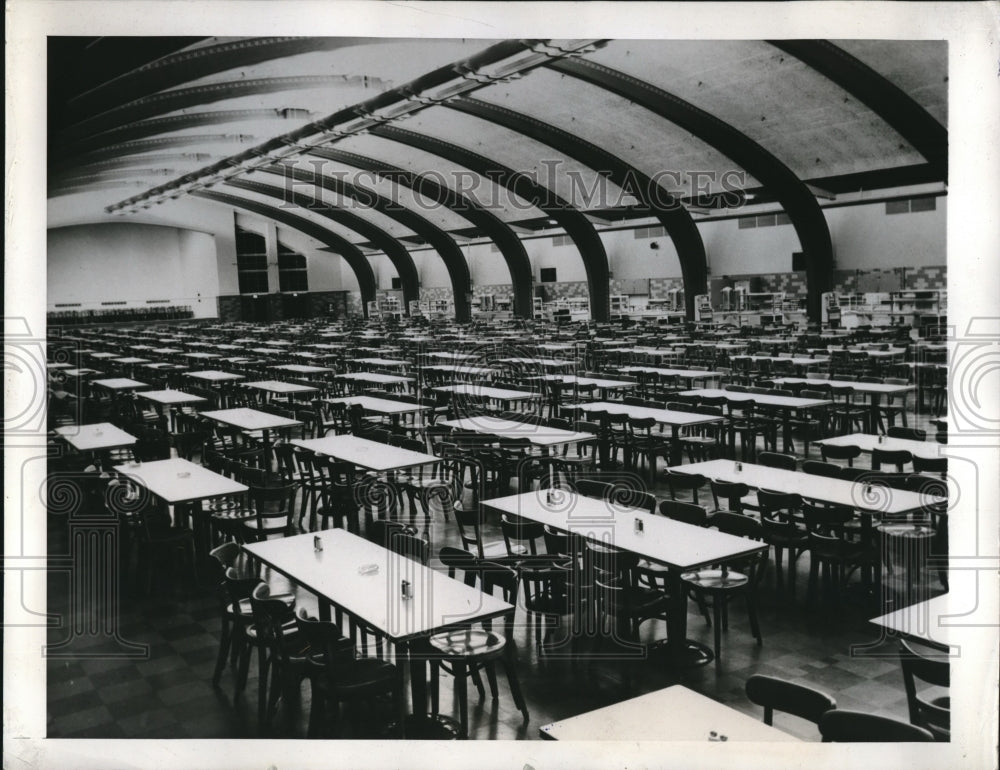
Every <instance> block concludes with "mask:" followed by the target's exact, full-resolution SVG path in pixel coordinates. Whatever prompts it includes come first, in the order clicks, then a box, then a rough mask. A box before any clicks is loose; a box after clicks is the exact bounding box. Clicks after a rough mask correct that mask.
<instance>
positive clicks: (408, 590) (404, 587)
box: [399, 580, 413, 599]
mask: <svg viewBox="0 0 1000 770" xmlns="http://www.w3.org/2000/svg"><path fill="white" fill-rule="evenodd" d="M399 591H400V595H401V596H402V597H403V598H404V599H409V598H410V597H411V596H413V588H412V587H411V586H410V581H409V580H404V581H402V583H400V586H399Z"/></svg>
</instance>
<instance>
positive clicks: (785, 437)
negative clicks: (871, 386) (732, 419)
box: [680, 388, 833, 452]
mask: <svg viewBox="0 0 1000 770" xmlns="http://www.w3.org/2000/svg"><path fill="white" fill-rule="evenodd" d="M680 395H682V396H699V397H701V398H724V399H726V401H731V402H733V403H739V402H741V401H753V402H754V403H755V404H757V405H758V406H766V407H769V408H771V409H779V410H781V415H782V417H781V423H782V441H783V443H784V451H785V452H791V451H792V449H791V447H792V434H791V424H790V418H791V413H792V412H794V411H797V410H799V409H812V408H815V407H817V406H827V405H829V404H832V403H833V402H832V401H831V400H830V399H828V398H797V397H795V396H771V395H767V394H764V393H741V392H738V391H732V390H719V389H717V388H701V389H699V390H685V391H683V392H682V393H681V394H680ZM731 438H732V440H733V441H734V442H735V435H733V436H731Z"/></svg>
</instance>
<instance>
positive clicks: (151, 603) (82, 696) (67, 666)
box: [48, 490, 941, 740]
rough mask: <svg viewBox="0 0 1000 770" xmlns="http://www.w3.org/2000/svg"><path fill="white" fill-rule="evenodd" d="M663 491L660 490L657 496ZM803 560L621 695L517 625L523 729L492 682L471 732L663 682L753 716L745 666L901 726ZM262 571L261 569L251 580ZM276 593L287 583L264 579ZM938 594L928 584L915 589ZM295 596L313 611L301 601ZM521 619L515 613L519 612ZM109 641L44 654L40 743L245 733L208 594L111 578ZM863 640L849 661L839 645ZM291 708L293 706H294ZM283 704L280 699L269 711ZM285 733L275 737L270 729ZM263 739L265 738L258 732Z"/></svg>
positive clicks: (302, 716) (603, 666)
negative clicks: (808, 594) (815, 601)
mask: <svg viewBox="0 0 1000 770" xmlns="http://www.w3.org/2000/svg"><path fill="white" fill-rule="evenodd" d="M657 491H659V492H661V493H663V491H664V490H657ZM49 531H50V548H51V549H52V551H51V552H52V553H54V554H55V553H64V552H65V550H66V530H65V522H64V520H58V521H57V520H52V521H50V528H49ZM429 535H430V537H431V541H432V544H433V546H432V551H435V552H436V550H437V549H439V548H440V547H441V546H442V545H445V544H451V543H453V542H454V541H455V539H456V534H455V531H454V525H453V524H448V523H445V522H444V521H443V520H442V519H441V517H440V514H438V515H437V516H436V517H435V519H434V520H433V521H432V522H431V524H430V526H429ZM807 569H808V559H807V558H805V557H804V558H802V559H801V560H800V562H799V566H798V595H797V597H796V600H795V601H794V602H792V601H789V600H788V599H787V598H785V596H784V595H781V596H779V594H778V593H777V591H776V590H775V587H774V577H773V574H772V572H771V571H770V570H769V573H768V575H767V576H766V578H765V580H764V583H763V586H762V591H761V596H760V603H761V611H760V625H761V629H762V633H763V637H764V643H763V646H762V647H757V646H756V644H755V643H754V641H753V638H752V636H751V635H750V631H749V626H748V623H747V619H746V613H745V611H744V610H743V608H742V606H741V605H740V604H739V603H738V602H737V603H734V605H733V606H732V608H731V620H730V627H729V630H728V632H727V633H725V634H724V638H723V650H722V658H721V663H720V664H719V665H718V666H715V665H709V666H705V667H702V668H696V669H692V670H688V671H683V672H679V673H678V672H675V671H672V670H670V669H669V668H668V667H667V666H666V665H664V663H663V662H662V661H661V660H659V659H658V658H657V657H655V656H654V657H652V658H651V659H649V660H646V661H641V662H636V663H632V664H629V666H630V668H631V677H630V679H631V689H628V688H627V687H626V684H625V682H626V677H625V676H624V674H623V670H622V666H621V664H619V663H615V662H611V663H608V662H595V663H592V664H588V663H587V662H585V661H581V660H576V661H573V660H569V659H553V658H550V657H548V656H542V657H539V655H538V654H537V653H536V652H535V649H534V644H533V642H532V640H530V639H529V635H528V632H527V631H526V630H525V629H524V628H523V627H520V628H518V629H517V630H516V634H515V639H516V642H517V647H518V653H519V662H520V663H519V671H520V675H521V682H522V686H523V689H524V691H525V695H526V698H527V700H528V706H529V710H530V712H531V718H530V722H529V723H528V724H527V725H525V724H524V723H523V720H522V718H521V715H520V713H519V712H517V711H516V709H515V708H514V705H513V702H512V700H511V698H510V693H509V691H508V690H507V687H506V683H505V682H504V678H503V676H502V675H501V676H500V677H499V679H500V698H499V700H498V701H496V702H493V701H491V700H490V699H489V698H488V697H487V700H486V701H485V702H479V701H478V699H477V697H476V695H475V690H474V688H470V710H469V711H470V725H471V734H472V737H474V738H479V739H514V738H517V739H525V738H527V739H536V738H537V737H538V728H539V727H540V726H541V725H544V724H546V723H548V722H551V721H553V720H556V719H561V718H564V717H568V716H572V715H574V714H578V713H581V712H584V711H589V710H591V709H594V708H598V707H600V706H603V705H608V704H610V703H613V702H616V701H618V700H622V699H624V698H626V697H630V696H632V695H638V694H641V693H643V692H648V691H650V690H654V689H657V688H660V687H664V686H667V685H670V684H674V683H682V684H684V685H686V686H688V687H691V688H693V689H695V690H698V691H699V692H702V693H704V694H706V695H709V696H711V697H713V698H715V699H717V700H720V701H722V702H725V703H727V704H729V705H731V706H733V707H734V708H736V709H738V710H740V711H743V712H746V713H748V714H751V715H753V716H754V717H757V718H759V717H760V714H761V710H760V709H759V708H758V707H756V706H754V705H752V704H750V703H749V701H748V700H747V699H746V696H745V694H744V689H743V688H744V684H745V682H746V679H747V678H748V677H749V676H750V675H751V674H753V673H763V674H772V675H774V676H780V677H783V678H787V679H791V680H792V681H795V682H800V683H802V684H806V685H810V686H813V687H816V688H819V689H822V690H825V691H826V692H828V693H829V694H830V695H832V696H833V697H835V698H836V700H837V702H838V704H839V705H840V707H842V708H854V709H859V710H863V711H869V712H875V713H880V714H886V715H890V716H894V717H897V718H900V719H904V720H907V708H906V697H905V693H904V691H903V681H902V676H901V672H900V668H899V664H898V661H897V659H896V653H895V646H894V644H892V643H889V644H882V645H878V634H877V629H876V628H875V627H874V626H872V625H870V624H869V623H868V622H867V620H868V618H870V617H872V614H873V613H872V612H871V605H870V604H869V603H867V602H866V601H865V600H864V599H863V598H862V597H861V595H860V592H858V593H852V594H849V595H848V596H846V597H845V598H844V600H843V601H842V603H841V605H840V606H839V607H836V608H835V607H832V606H831V605H829V604H824V603H820V604H819V605H817V606H815V607H812V608H808V607H806V606H805V602H804V599H805V586H806V580H807ZM265 576H266V577H267V575H266V574H265ZM270 579H271V582H273V583H274V584H275V586H276V587H277V588H285V589H287V588H288V586H287V583H285V582H284V581H283V579H282V578H280V577H278V576H274V577H271V578H270ZM67 581H68V578H67V577H66V575H65V574H62V575H60V574H59V573H53V574H52V577H51V578H50V597H49V607H50V611H59V612H65V611H66V610H67V606H68V605H67V599H68V582H67ZM928 587H929V589H930V590H931V591H934V592H938V591H940V590H941V589H940V586H939V585H938V583H937V581H936V580H931V581H930V582H929V583H928ZM299 601H300V603H301V604H303V605H305V606H310V605H315V600H314V599H312V598H311V597H309V596H308V595H302V596H300V599H299ZM522 618H523V615H521V614H519V615H518V620H519V621H520V620H522ZM688 621H689V625H688V634H689V636H690V637H692V638H694V639H698V640H699V641H702V642H704V643H706V644H708V645H711V644H712V632H711V629H710V628H708V627H707V626H706V624H705V622H704V620H703V619H702V618H701V617H700V615H698V614H697V611H696V609H695V608H694V606H693V604H692V605H691V607H690V608H689V614H688ZM117 623H118V632H119V637H120V638H121V639H124V640H127V641H128V642H131V643H137V644H144V645H148V653H147V654H145V655H144V656H142V657H139V658H127V657H108V658H101V657H95V655H97V654H105V653H111V654H112V655H113V654H114V652H115V650H116V649H117V648H116V647H115V645H113V644H110V645H109V644H107V643H102V642H94V641H90V638H89V637H83V636H80V637H77V638H75V639H74V644H73V646H72V652H73V654H74V655H78V656H80V657H76V658H70V659H62V658H50V659H49V661H48V734H49V737H79V738H93V737H101V738H118V737H122V738H130V737H143V738H243V737H255V736H257V735H258V728H257V719H256V697H257V684H256V674H255V669H256V664H255V663H254V664H252V665H251V674H250V681H249V684H248V686H247V689H246V691H245V693H244V694H243V695H241V696H238V697H234V679H235V677H234V674H233V672H232V671H231V670H227V671H226V672H225V674H224V675H223V677H222V681H221V684H220V686H219V687H218V688H213V686H212V684H211V679H212V671H213V667H214V661H215V655H216V651H217V649H218V647H217V645H218V637H219V629H220V623H219V619H218V607H217V603H216V599H215V597H214V596H213V594H212V592H211V589H210V588H207V587H206V588H205V589H203V590H202V591H199V592H197V593H195V594H193V595H186V596H182V595H179V594H178V593H177V592H173V591H170V590H167V587H166V586H162V585H161V586H158V587H157V590H156V591H155V595H154V597H152V598H151V597H143V596H137V595H136V590H135V587H134V586H133V585H132V584H131V578H130V576H128V575H126V576H124V577H123V580H122V596H121V598H120V600H119V602H118V613H117ZM66 634H67V630H66V627H65V626H64V627H62V628H57V629H53V630H52V631H51V634H50V638H51V641H52V642H53V643H55V642H57V641H59V640H61V639H65V638H66ZM663 635H665V629H664V627H663V626H662V624H658V623H650V624H646V628H644V637H645V638H647V639H650V640H652V639H655V638H658V637H662V636H663ZM857 645H863V646H868V645H875V646H874V647H871V648H870V649H868V650H867V654H865V655H861V654H858V653H857V652H856V651H855V652H852V647H853V646H857ZM448 682H449V680H448V679H447V678H445V679H444V680H443V682H442V688H441V690H442V692H441V699H442V712H443V713H445V714H451V715H452V716H456V713H455V711H454V708H453V704H452V698H451V694H450V687H448ZM292 705H293V708H291V709H289V710H288V711H287V712H285V713H286V716H287V715H290V718H289V720H288V722H287V723H286V722H285V721H284V720H283V719H282V718H281V716H280V715H279V719H278V720H277V723H276V724H278V725H279V726H284V727H279V728H278V729H279V732H278V734H280V735H288V736H289V737H304V736H305V725H306V715H307V714H308V707H309V688H308V685H304V686H303V688H302V703H301V704H292ZM294 707H298V708H294ZM283 708H284V707H283ZM775 724H776V726H778V727H779V728H781V729H785V730H787V731H789V732H792V733H793V734H795V735H797V736H799V737H801V738H803V739H806V740H818V738H819V736H818V733H817V731H816V729H815V728H814V727H813V726H812V725H810V724H808V723H804V722H802V721H800V720H797V719H795V718H793V717H783V716H782V715H776V718H775ZM282 729H283V730H285V732H281V730H282ZM272 734H274V733H272Z"/></svg>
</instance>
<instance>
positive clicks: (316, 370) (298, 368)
mask: <svg viewBox="0 0 1000 770" xmlns="http://www.w3.org/2000/svg"><path fill="white" fill-rule="evenodd" d="M271 368H272V369H283V370H284V371H286V372H295V373H296V374H324V373H326V372H332V371H333V369H331V368H330V367H329V366H309V365H307V364H283V365H281V366H272V367H271Z"/></svg>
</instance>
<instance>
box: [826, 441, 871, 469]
mask: <svg viewBox="0 0 1000 770" xmlns="http://www.w3.org/2000/svg"><path fill="white" fill-rule="evenodd" d="M819 453H820V454H821V455H822V456H823V461H824V462H827V461H829V460H847V465H848V467H852V466H853V465H854V458H856V457H858V456H859V455H860V454H861V447H858V446H854V445H853V444H848V445H846V446H837V445H834V444H820V445H819Z"/></svg>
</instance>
